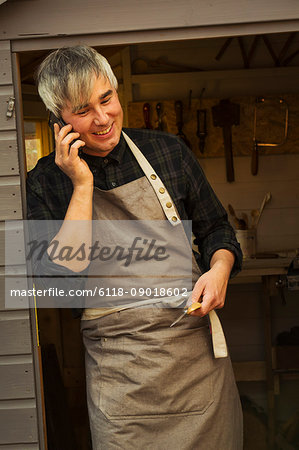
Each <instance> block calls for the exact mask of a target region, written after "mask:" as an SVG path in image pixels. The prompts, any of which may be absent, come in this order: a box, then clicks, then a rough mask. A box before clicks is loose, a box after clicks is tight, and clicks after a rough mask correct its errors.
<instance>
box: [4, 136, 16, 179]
mask: <svg viewBox="0 0 299 450" xmlns="http://www.w3.org/2000/svg"><path fill="white" fill-rule="evenodd" d="M0 158H1V164H0V176H5V175H17V174H19V161H18V147H17V140H16V138H15V139H6V138H5V137H3V138H2V134H0Z"/></svg>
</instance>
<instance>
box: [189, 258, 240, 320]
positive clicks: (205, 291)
mask: <svg viewBox="0 0 299 450" xmlns="http://www.w3.org/2000/svg"><path fill="white" fill-rule="evenodd" d="M234 260H235V257H234V255H233V253H231V252H230V251H229V250H225V249H221V250H217V251H216V252H215V253H214V255H213V256H212V258H211V269H210V270H209V271H208V272H206V273H204V274H203V275H202V276H201V277H200V278H199V279H198V281H197V282H196V284H195V286H194V289H193V292H192V297H191V298H192V303H193V302H200V303H201V304H202V306H201V308H200V309H198V310H196V311H194V312H193V313H191V315H192V316H200V317H203V316H205V315H206V314H208V313H209V312H210V311H211V310H212V309H219V308H222V307H223V306H224V302H225V295H226V289H227V284H228V280H229V276H230V272H231V269H232V267H233V264H234Z"/></svg>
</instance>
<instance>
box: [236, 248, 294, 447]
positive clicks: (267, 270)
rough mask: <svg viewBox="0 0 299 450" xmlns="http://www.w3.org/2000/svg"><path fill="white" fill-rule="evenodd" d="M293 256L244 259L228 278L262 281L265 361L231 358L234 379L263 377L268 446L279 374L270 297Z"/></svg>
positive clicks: (272, 440) (271, 439)
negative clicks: (266, 409) (265, 395)
mask: <svg viewBox="0 0 299 450" xmlns="http://www.w3.org/2000/svg"><path fill="white" fill-rule="evenodd" d="M293 257H294V256H292V257H289V256H286V257H277V258H271V259H254V258H250V259H245V260H244V261H243V270H242V271H241V272H240V273H239V274H238V275H237V276H236V277H235V278H233V279H232V280H231V281H230V284H232V285H235V284H243V283H244V284H245V283H246V284H247V283H262V286H263V294H262V299H263V300H262V301H263V305H262V306H263V308H262V312H263V325H264V345H265V361H246V362H235V363H234V362H233V367H234V372H235V377H236V381H265V382H266V386H267V406H268V441H269V448H270V449H273V448H275V447H274V446H275V435H276V430H275V424H276V420H275V395H276V393H277V383H278V382H279V375H278V373H277V372H276V371H275V369H276V362H275V352H274V351H273V341H272V339H273V336H272V314H271V297H272V296H277V295H280V293H279V291H278V289H277V284H276V283H277V282H278V280H279V279H280V278H281V277H283V276H284V275H286V274H287V271H288V267H289V265H290V264H291V262H292V260H293Z"/></svg>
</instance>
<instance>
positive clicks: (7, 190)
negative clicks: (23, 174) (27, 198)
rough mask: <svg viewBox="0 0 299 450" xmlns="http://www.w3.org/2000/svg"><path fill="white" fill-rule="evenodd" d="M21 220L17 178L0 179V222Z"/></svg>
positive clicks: (19, 192)
mask: <svg viewBox="0 0 299 450" xmlns="http://www.w3.org/2000/svg"><path fill="white" fill-rule="evenodd" d="M11 219H22V203H21V191H20V185H19V179H18V177H5V178H3V177H2V178H0V220H11Z"/></svg>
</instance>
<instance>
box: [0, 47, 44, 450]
mask: <svg viewBox="0 0 299 450" xmlns="http://www.w3.org/2000/svg"><path fill="white" fill-rule="evenodd" d="M11 96H12V97H13V96H14V87H13V81H12V69H11V52H10V42H9V41H1V42H0V157H1V167H0V233H1V241H2V242H1V243H2V245H1V248H0V252H1V255H0V449H1V448H3V449H4V448H5V449H7V448H14V449H22V450H38V449H39V448H40V447H39V443H38V442H39V437H38V426H37V409H36V393H35V374H34V364H33V356H32V335H31V324H30V315H29V311H28V309H23V310H13V309H9V308H6V307H5V267H4V265H5V260H4V247H5V246H4V245H3V244H4V228H5V224H4V221H5V220H14V219H22V204H21V192H20V171H19V165H18V152H17V132H16V120H15V114H13V116H12V117H11V118H8V117H7V116H6V111H7V106H8V101H9V98H10V97H11Z"/></svg>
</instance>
